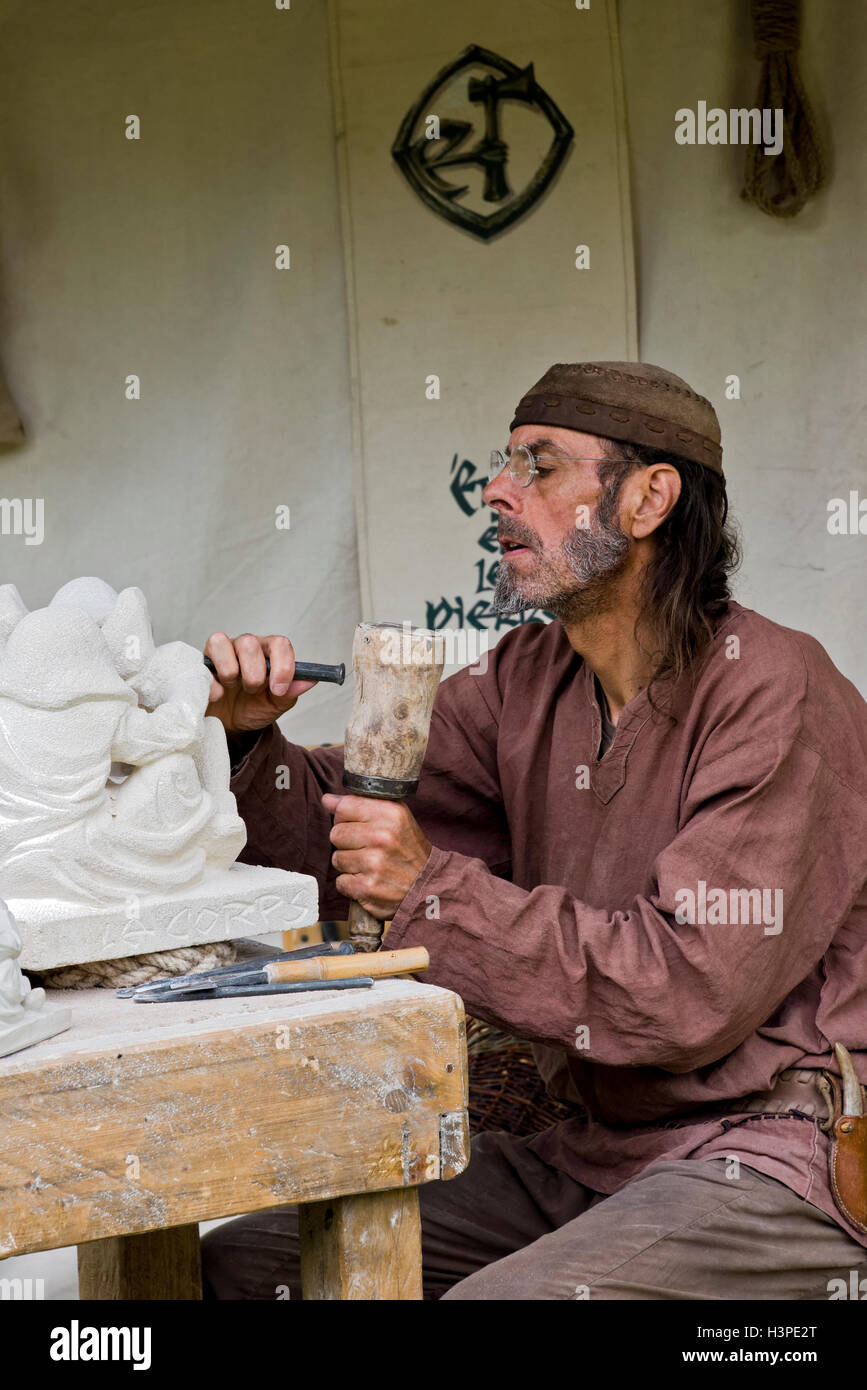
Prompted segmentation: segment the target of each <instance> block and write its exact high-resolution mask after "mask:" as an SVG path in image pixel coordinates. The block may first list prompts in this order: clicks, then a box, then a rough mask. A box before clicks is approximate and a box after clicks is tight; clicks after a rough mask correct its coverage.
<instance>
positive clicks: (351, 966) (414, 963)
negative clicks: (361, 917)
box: [167, 946, 430, 994]
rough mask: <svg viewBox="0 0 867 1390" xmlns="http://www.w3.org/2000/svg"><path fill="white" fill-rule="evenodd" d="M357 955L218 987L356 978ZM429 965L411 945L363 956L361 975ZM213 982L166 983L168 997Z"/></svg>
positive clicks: (299, 963) (241, 977)
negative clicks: (170, 994) (402, 949)
mask: <svg viewBox="0 0 867 1390" xmlns="http://www.w3.org/2000/svg"><path fill="white" fill-rule="evenodd" d="M358 954H359V953H357V952H356V953H353V954H352V955H351V956H345V955H338V953H337V952H336V951H335V952H334V954H333V956H331V957H328V956H311V957H310V958H309V959H308V960H285V961H276V962H275V963H274V964H272V965H264V966H263V967H262V968H261V969H260V970H246V971H243V972H240V973H238V974H237V975H235V976H232V975H227V976H225V977H224V978H223V979H221V980H220V982H219V983H220V985H221V986H222V985H278V984H287V985H290V984H300V983H302V982H303V981H305V980H325V981H327V980H345V979H349V978H351V977H352V976H357V975H358V973H359V970H360V969H361V968H362V966H361V962H360V961H359V959H358ZM429 965H430V956H429V955H428V953H427V951H426V950H425V948H424V946H411V947H409V948H408V949H407V950H404V951H376V952H374V953H372V954H366V955H365V959H364V966H363V970H364V974H365V976H369V977H371V978H373V979H377V980H381V979H384V978H385V977H387V976H389V975H406V974H416V973H417V972H418V971H422V970H427V968H428V966H429ZM213 987H214V982H213V980H212V978H211V977H210V976H208V977H203V978H202V980H201V982H195V983H186V984H184V983H181V982H180V981H178V982H177V983H176V984H175V983H173V984H170V985H169V988H168V991H167V992H169V993H172V994H189V993H192V992H193V991H196V990H199V989H211V988H213Z"/></svg>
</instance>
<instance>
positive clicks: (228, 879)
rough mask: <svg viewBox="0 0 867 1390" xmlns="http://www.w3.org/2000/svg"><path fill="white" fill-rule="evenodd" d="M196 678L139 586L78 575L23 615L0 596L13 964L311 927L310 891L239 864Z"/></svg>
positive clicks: (199, 672)
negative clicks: (115, 585)
mask: <svg viewBox="0 0 867 1390" xmlns="http://www.w3.org/2000/svg"><path fill="white" fill-rule="evenodd" d="M210 680H211V678H210V675H209V674H208V671H207V669H206V668H205V666H204V664H203V661H202V654H201V652H199V651H197V650H196V649H195V648H194V647H191V646H188V645H187V644H186V643H184V642H169V643H167V644H165V645H162V646H156V645H155V643H154V639H153V634H152V631H151V624H150V618H149V615H148V609H147V603H146V600H145V597H144V594H143V593H142V592H141V590H140V589H135V588H129V589H124V590H123V591H122V592H121V593H120V594H117V593H116V592H115V590H114V589H112V588H111V586H110V585H108V584H106V583H104V581H102V580H100V579H93V578H86V579H76V580H72V581H71V582H70V583H69V584H65V585H64V586H63V588H62V589H60V590H59V591H58V592H57V593H56V594H55V596H54V598H53V599H52V600H51V603H50V604H49V605H48V607H47V608H40V609H36V610H34V611H33V612H32V613H28V612H27V610H26V608H25V606H24V604H23V603H22V601H21V598H20V596H19V594H18V591H17V589H16V588H15V587H14V585H11V584H7V585H5V586H3V587H0V894H2V896H3V898H4V899H5V900H6V901H7V902H8V903H9V905H10V908H11V910H12V911H13V913H14V914H15V917H16V918H17V920H18V922H19V924H20V925H21V929H22V936H23V939H24V950H23V953H22V963H23V964H24V965H25V966H26V967H27V968H29V969H34V970H43V969H48V968H49V967H53V966H57V965H66V964H72V963H76V962H82V961H87V960H104V959H109V958H113V957H117V956H126V955H133V954H140V953H143V952H147V951H158V950H166V949H169V948H171V947H173V946H186V945H197V944H201V943H203V942H206V941H224V940H228V939H231V938H232V937H238V936H255V935H262V934H264V933H267V932H274V931H279V930H286V929H287V928H290V927H299V926H305V925H309V924H310V923H312V922H314V921H316V919H317V892H316V883H315V880H314V879H312V878H309V877H308V876H306V875H301V874H290V873H286V872H285V871H283V870H279V869H264V868H253V867H251V866H248V865H240V864H236V863H235V859H236V858H237V855H238V854H239V853H240V851H241V849H242V848H243V846H244V843H245V840H246V830H245V827H244V823H243V821H242V820H241V819H240V817H239V816H238V813H237V808H236V805H235V798H234V796H233V795H232V793H231V792H230V791H229V756H228V751H227V748H226V739H225V734H224V731H223V727H222V725H221V724H220V722H219V720H217V719H214V718H210V717H206V713H205V712H206V709H207V704H208V692H209V689H210Z"/></svg>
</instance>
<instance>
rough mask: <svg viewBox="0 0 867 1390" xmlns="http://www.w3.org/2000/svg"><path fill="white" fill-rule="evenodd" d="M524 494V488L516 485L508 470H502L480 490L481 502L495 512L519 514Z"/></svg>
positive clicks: (522, 506) (522, 508)
mask: <svg viewBox="0 0 867 1390" xmlns="http://www.w3.org/2000/svg"><path fill="white" fill-rule="evenodd" d="M525 492H526V488H523V487H521V486H520V485H519V484H518V483H516V482H515V479H514V478H513V477H512V475H511V473H510V472H509V470H508V468H504V469H503V470H502V472H500V473H498V474H497V476H496V478H492V479H491V481H490V482H489V483H487V484H486V485H485V487H484V488H483V489H482V502H483V503H484V505H485V506H486V507H492V508H493V509H494V510H495V511H504V512H521V511H523V510H524V493H525Z"/></svg>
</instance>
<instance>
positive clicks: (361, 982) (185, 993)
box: [135, 975, 373, 1004]
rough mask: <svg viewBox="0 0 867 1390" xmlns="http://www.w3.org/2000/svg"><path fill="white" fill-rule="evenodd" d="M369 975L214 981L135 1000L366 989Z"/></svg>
mask: <svg viewBox="0 0 867 1390" xmlns="http://www.w3.org/2000/svg"><path fill="white" fill-rule="evenodd" d="M372 984H373V979H372V977H371V976H370V975H352V976H350V978H349V979H347V980H299V981H296V983H295V984H288V985H249V984H243V985H214V987H213V988H212V989H190V990H182V989H176V990H174V991H173V990H168V989H155V990H153V991H151V992H150V993H148V991H147V990H142V991H141V993H140V994H137V995H136V996H135V1002H136V1003H137V1004H171V1003H172V1002H174V1003H176V1004H186V1003H193V1002H194V1001H196V1000H198V999H243V998H244V997H245V996H247V995H250V994H306V993H308V991H310V990H317V989H370V987H371V985H372Z"/></svg>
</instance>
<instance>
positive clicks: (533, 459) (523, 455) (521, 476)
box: [485, 444, 628, 487]
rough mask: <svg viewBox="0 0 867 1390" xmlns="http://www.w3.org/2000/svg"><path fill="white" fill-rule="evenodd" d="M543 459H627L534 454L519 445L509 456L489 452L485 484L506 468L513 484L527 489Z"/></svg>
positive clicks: (564, 460)
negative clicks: (489, 459)
mask: <svg viewBox="0 0 867 1390" xmlns="http://www.w3.org/2000/svg"><path fill="white" fill-rule="evenodd" d="M543 459H550V461H551V462H552V463H626V462H628V460H627V459H609V458H608V457H607V456H606V455H600V456H597V457H595V458H590V457H589V456H588V455H585V454H579V455H576V454H572V455H568V454H534V453H533V450H532V449H531V448H529V446H528V445H526V444H519V445H518V446H517V448H515V449H513V450H512V452H511V454H504V453H503V451H502V449H492V450H491V467H490V472H489V473H488V478H487V482H486V483H485V487H487V486H488V483H492V482H493V481H494V479H495V478H498V477H499V476H500V474H501V473H502V471H503V469H504V468H508V470H509V472H510V473H511V475H512V477H513V478H514V480H515V482H516V483H517V484H518V486H519V487H529V486H530V484H531V483H532V481H533V479H534V478H535V476H536V472H537V469H538V465H539V463H540V462H541V461H542V460H543Z"/></svg>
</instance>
